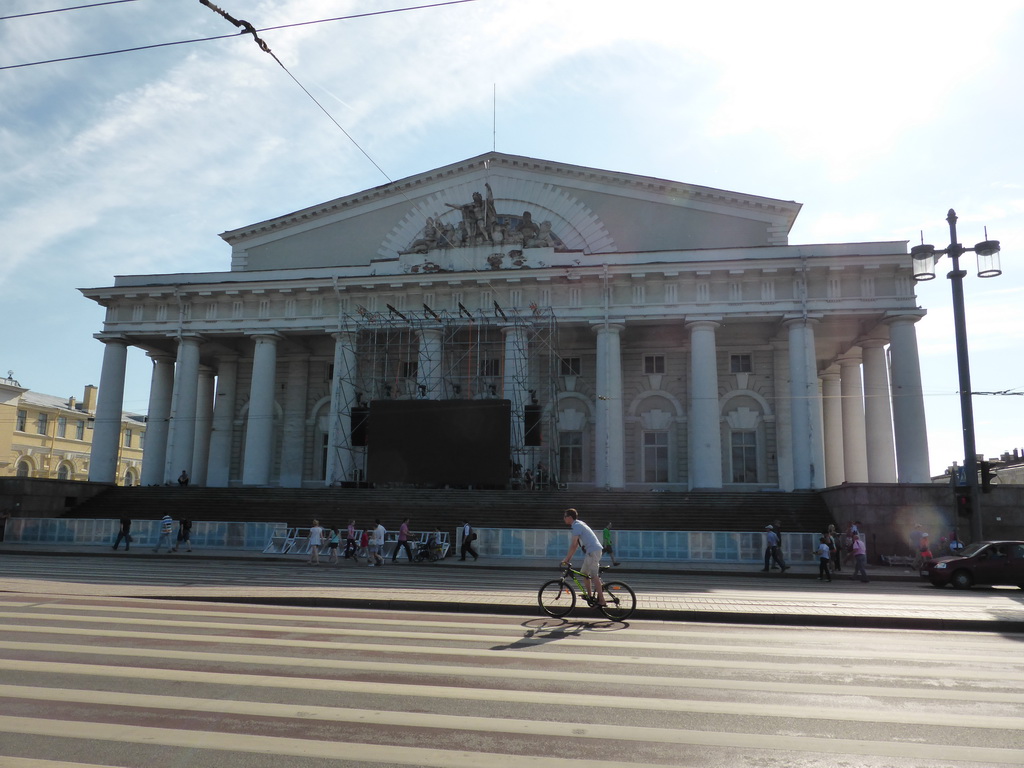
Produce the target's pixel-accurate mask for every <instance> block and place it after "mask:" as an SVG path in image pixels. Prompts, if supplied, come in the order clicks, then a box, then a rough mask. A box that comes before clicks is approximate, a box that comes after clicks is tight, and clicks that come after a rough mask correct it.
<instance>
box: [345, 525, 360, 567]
mask: <svg viewBox="0 0 1024 768" xmlns="http://www.w3.org/2000/svg"><path fill="white" fill-rule="evenodd" d="M356 549H357V548H356V521H355V520H349V521H348V529H347V530H346V531H345V559H346V560H348V559H349V558H350V557H355V556H356Z"/></svg>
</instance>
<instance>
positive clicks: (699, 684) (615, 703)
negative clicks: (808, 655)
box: [0, 644, 1024, 722]
mask: <svg viewBox="0 0 1024 768" xmlns="http://www.w3.org/2000/svg"><path fill="white" fill-rule="evenodd" d="M22 648H23V649H24V650H51V649H50V648H48V647H47V646H39V645H36V644H25V645H23V646H22ZM69 648H71V646H59V647H57V648H55V649H53V650H54V651H55V652H57V653H60V654H61V655H66V654H67V653H68V652H69V651H68V649H69ZM80 650H81V649H80ZM82 652H83V653H84V652H86V651H82ZM89 652H91V653H98V654H103V655H117V654H118V653H120V654H122V655H125V656H128V657H130V658H152V659H161V658H168V659H185V658H189V659H195V660H197V661H208V660H216V661H218V662H221V663H246V662H247V661H249V660H252V661H254V662H255V661H260V660H262V661H267V660H268V659H270V658H273V657H254V656H247V655H235V654H200V655H196V654H190V653H184V652H179V653H177V654H176V653H175V652H173V651H150V652H143V651H139V650H136V649H124V648H119V647H116V646H109V647H91V646H90V651H89ZM274 663H275V664H276V666H301V667H304V668H313V669H314V670H320V669H322V668H324V667H325V665H326V666H330V667H331V668H332V669H336V670H338V671H344V670H361V669H362V668H363V667H364V666H365V665H364V663H363V662H350V663H344V662H337V661H331V662H329V663H328V662H325V661H322V660H312V661H309V660H305V659H298V660H295V659H292V658H291V657H281V658H279V659H277V660H276V661H275V662H274ZM0 669H7V670H10V671H19V672H38V673H40V674H45V673H47V672H52V671H53V664H52V663H50V662H44V661H30V660H7V659H0ZM388 669H389V670H392V671H395V672H400V673H409V672H414V671H415V672H417V673H419V674H420V675H424V676H427V675H433V676H441V677H448V676H451V675H456V674H461V675H463V676H466V677H471V678H483V677H494V676H495V672H494V671H492V670H486V669H478V668H473V667H451V666H439V665H417V664H391V663H389V664H388ZM61 672H62V673H65V674H75V675H84V676H109V677H113V678H124V677H131V678H136V679H148V680H167V681H177V682H193V683H209V682H215V681H219V682H220V683H221V684H223V685H237V686H264V687H270V688H298V689H303V690H305V689H307V688H308V687H309V683H310V680H309V678H308V677H279V676H274V677H263V676H258V675H245V674H238V673H232V672H206V671H203V672H192V671H190V670H177V669H175V670H166V669H161V668H156V667H154V668H149V667H139V666H137V665H134V664H133V665H132V666H131V667H126V666H109V665H100V664H77V663H73V662H69V661H62V662H61ZM507 677H509V678H512V677H514V678H515V679H517V680H523V681H529V680H534V681H553V680H554V681H558V680H562V681H567V682H568V681H574V680H579V681H582V682H587V683H595V684H598V683H609V684H612V685H616V684H619V683H622V682H625V681H636V682H639V681H640V680H645V679H646V678H636V677H632V676H623V675H608V674H600V673H565V674H563V673H559V672H556V671H536V672H535V671H531V670H516V671H515V674H514V675H511V674H510V675H508V676H507ZM316 684H317V687H318V688H322V689H323V690H325V691H334V692H342V693H381V694H391V695H423V696H433V695H435V692H440V693H437V695H438V696H441V697H443V698H454V699H479V700H482V701H497V700H504V697H505V696H506V695H507V694H506V692H505V691H504V690H503V689H486V688H480V687H478V686H474V687H470V688H460V687H450V688H448V687H435V686H414V685H411V684H408V683H402V684H394V683H384V682H379V681H374V682H371V683H360V682H352V681H346V680H332V679H330V678H319V679H317V682H316ZM649 684H650V685H657V686H659V687H665V688H680V689H698V690H705V689H708V688H714V689H716V690H729V691H750V692H762V691H763V690H764V681H763V680H760V679H757V680H735V679H721V678H715V679H707V678H680V677H672V678H660V679H654V678H652V679H651V680H650V682H649ZM772 692H773V693H775V694H778V695H815V696H820V695H825V696H829V697H830V698H834V699H840V698H842V697H853V698H857V697H873V698H885V699H890V698H894V699H924V700H929V701H930V700H934V699H935V695H936V693H935V690H934V689H933V688H927V687H925V688H911V687H905V686H904V687H899V688H887V687H881V686H865V685H854V684H849V683H844V684H843V686H842V687H841V688H837V687H836V685H835V684H833V683H790V682H785V681H775V682H773V683H772ZM520 695H521V696H522V697H524V698H523V699H522V700H523V701H526V702H535V703H539V704H546V703H551V699H550V698H549V696H548V695H547V694H543V693H539V692H534V693H531V692H522V693H521V694H520ZM531 697H532V698H531ZM957 699H958V700H960V701H963V702H985V703H991V704H1016V705H1022V704H1024V693H1011V692H1006V691H984V690H965V691H963V692H960V693H958V695H957ZM589 700H591V701H597V702H602V703H601V706H609V707H619V706H623V705H622V703H621V697H604V698H602V697H592V698H591V699H589ZM628 700H629V701H637V702H641V704H639V705H637V706H636V707H635V708H638V709H644V708H649V709H658V708H664V707H666V706H668V708H669V709H670V710H671V708H672V707H671V706H670V705H667V704H666V700H665V699H657V698H641V697H635V696H633V697H629V698H628ZM562 701H563V699H561V698H556V699H554V702H555V703H562ZM669 701H671V700H669ZM843 711H844V712H845V711H846V710H845V709H844V710H843ZM760 714H763V713H760ZM958 722H959V721H958Z"/></svg>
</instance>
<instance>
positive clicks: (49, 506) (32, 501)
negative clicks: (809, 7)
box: [0, 477, 112, 517]
mask: <svg viewBox="0 0 1024 768" xmlns="http://www.w3.org/2000/svg"><path fill="white" fill-rule="evenodd" d="M111 485H112V484H111V483H89V482H82V481H80V480H47V479H43V478H36V477H2V478H0V512H7V513H8V514H9V515H10V516H11V517H59V516H61V515H63V514H64V513H65V512H67V511H68V510H70V509H74V508H75V507H77V506H78V505H79V504H81V503H82V502H84V501H86V500H88V499H91V498H92V497H93V496H96V495H97V494H100V493H103V491H105V490H107V489H108V488H110V487H111Z"/></svg>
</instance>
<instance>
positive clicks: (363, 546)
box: [356, 528, 370, 562]
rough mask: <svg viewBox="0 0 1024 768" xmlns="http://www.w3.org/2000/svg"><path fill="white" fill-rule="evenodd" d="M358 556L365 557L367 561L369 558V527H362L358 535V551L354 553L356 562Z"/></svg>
mask: <svg viewBox="0 0 1024 768" xmlns="http://www.w3.org/2000/svg"><path fill="white" fill-rule="evenodd" d="M360 557H365V558H366V559H367V561H369V559H370V529H369V528H364V529H363V533H362V535H361V536H360V537H359V551H358V552H357V553H356V561H357V562H358V560H359V558H360Z"/></svg>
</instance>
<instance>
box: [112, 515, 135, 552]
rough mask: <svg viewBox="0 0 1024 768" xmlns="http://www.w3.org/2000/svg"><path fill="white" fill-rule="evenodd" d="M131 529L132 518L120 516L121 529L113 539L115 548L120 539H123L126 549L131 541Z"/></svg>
mask: <svg viewBox="0 0 1024 768" xmlns="http://www.w3.org/2000/svg"><path fill="white" fill-rule="evenodd" d="M131 529H132V519H131V518H130V517H122V518H121V529H120V530H119V531H118V532H117V538H116V539H114V549H115V550H116V549H117V546H118V545H119V544H120V543H121V540H122V539H124V551H125V552H127V551H128V545H129V544H131V543H132V535H131V533H130V531H131Z"/></svg>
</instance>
